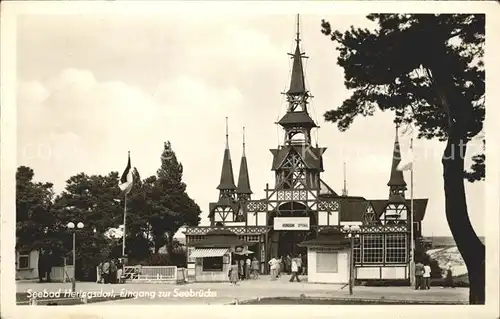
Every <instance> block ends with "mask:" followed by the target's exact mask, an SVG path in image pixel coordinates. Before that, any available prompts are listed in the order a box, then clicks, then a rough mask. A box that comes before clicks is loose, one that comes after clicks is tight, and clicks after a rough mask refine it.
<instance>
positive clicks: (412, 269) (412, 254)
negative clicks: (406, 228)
mask: <svg viewBox="0 0 500 319" xmlns="http://www.w3.org/2000/svg"><path fill="white" fill-rule="evenodd" d="M410 152H412V154H413V137H411V139H410ZM414 165H415V158H412V163H411V169H410V225H411V226H410V238H411V239H410V245H411V246H410V273H411V282H412V285H413V284H414V283H415V234H414V232H415V229H414V228H415V227H414V224H413V219H414V210H413V169H414Z"/></svg>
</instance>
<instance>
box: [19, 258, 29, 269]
mask: <svg viewBox="0 0 500 319" xmlns="http://www.w3.org/2000/svg"><path fill="white" fill-rule="evenodd" d="M29 268H30V255H29V254H19V255H18V256H17V269H29Z"/></svg>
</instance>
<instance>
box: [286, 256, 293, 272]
mask: <svg viewBox="0 0 500 319" xmlns="http://www.w3.org/2000/svg"><path fill="white" fill-rule="evenodd" d="M285 271H286V273H287V274H289V275H291V274H292V258H291V257H290V255H286V259H285Z"/></svg>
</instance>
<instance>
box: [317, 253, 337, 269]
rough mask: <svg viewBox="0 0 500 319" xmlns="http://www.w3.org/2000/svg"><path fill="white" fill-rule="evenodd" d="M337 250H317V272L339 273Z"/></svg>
mask: <svg viewBox="0 0 500 319" xmlns="http://www.w3.org/2000/svg"><path fill="white" fill-rule="evenodd" d="M338 268H339V267H338V253H337V252H322V251H317V252H316V272H317V273H337V272H339V269H338Z"/></svg>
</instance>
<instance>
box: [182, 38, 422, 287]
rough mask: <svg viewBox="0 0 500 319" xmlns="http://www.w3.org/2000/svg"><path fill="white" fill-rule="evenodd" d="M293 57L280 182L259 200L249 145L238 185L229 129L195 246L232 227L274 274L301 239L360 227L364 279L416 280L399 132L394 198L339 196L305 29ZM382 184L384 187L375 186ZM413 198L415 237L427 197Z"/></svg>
mask: <svg viewBox="0 0 500 319" xmlns="http://www.w3.org/2000/svg"><path fill="white" fill-rule="evenodd" d="M290 55H291V56H292V59H293V66H292V75H291V81H290V86H289V89H288V91H287V92H285V95H286V98H287V103H288V108H287V112H286V113H285V115H284V116H283V117H282V118H281V120H280V121H279V122H278V124H279V125H280V126H281V127H282V128H283V131H284V142H283V144H282V145H279V146H278V147H277V148H275V149H271V150H270V151H271V153H272V154H273V162H272V170H273V171H274V173H275V180H274V183H273V186H270V185H269V184H267V185H266V187H265V197H264V198H262V199H252V198H251V195H252V191H251V188H250V182H249V181H250V179H249V176H250V175H249V172H248V167H247V161H246V156H245V151H244V147H245V146H244V143H243V156H242V159H241V165H240V172H239V177H238V185H237V186H236V185H235V183H234V178H233V171H232V163H231V156H230V151H229V146H228V143H227V138H228V137H227V134H226V149H225V151H224V158H223V165H222V173H221V180H220V184H219V186H218V189H219V191H220V195H219V199H218V201H217V202H214V203H211V204H210V207H209V219H210V223H211V225H210V226H208V227H190V228H187V229H186V232H185V235H186V242H187V245H188V246H190V245H191V246H192V245H194V243H195V242H196V241H198V240H202V239H204V238H205V237H204V236H205V235H206V233H207V232H209V231H210V230H212V229H213V228H215V227H224V228H226V229H228V230H231V231H232V232H234V233H236V234H237V235H238V236H239V238H240V239H241V240H244V241H246V242H249V243H251V246H249V249H250V250H251V251H253V252H254V253H255V256H256V257H257V258H258V259H259V260H260V261H261V264H262V267H261V268H262V270H263V272H267V271H268V267H266V266H265V265H267V262H268V260H270V259H271V258H272V257H278V256H282V255H285V254H289V253H299V252H301V251H300V247H299V246H298V244H299V243H300V242H302V241H304V240H310V239H313V238H315V237H316V236H317V234H318V232H319V231H321V230H323V229H326V230H328V229H338V230H340V229H342V227H343V226H344V225H359V226H360V227H361V233H360V237H359V239H357V240H356V242H355V245H354V259H355V265H356V272H355V274H356V277H357V278H358V279H375V278H377V279H385V278H387V279H389V278H408V274H409V248H410V240H411V238H410V226H409V220H410V214H409V212H410V211H411V210H410V201H409V200H408V199H407V198H406V197H405V191H406V188H407V187H406V183H405V181H404V178H403V173H402V172H400V171H398V170H397V169H396V168H397V165H398V164H399V161H400V149H399V141H398V139H397V131H396V141H395V143H394V156H393V161H392V167H391V170H390V179H389V182H388V184H387V186H388V187H389V196H388V198H387V199H378V200H369V199H366V198H364V197H354V196H347V194H346V193H344V194H343V196H339V195H338V194H337V193H336V192H335V191H334V190H332V188H331V187H330V186H328V184H327V183H326V182H325V181H324V180H323V179H322V177H321V174H322V172H323V171H324V167H323V164H324V163H323V154H324V152H325V151H326V148H325V147H319V146H318V145H317V144H316V145H312V143H311V130H313V129H317V128H318V127H317V125H316V123H315V122H314V121H313V120H312V119H311V117H310V115H309V111H308V103H309V99H310V98H311V95H310V92H309V91H308V90H307V89H306V86H305V80H304V71H303V66H302V60H303V59H304V58H305V56H304V53H303V52H302V51H301V50H300V38H299V34H298V33H297V39H296V48H295V52H294V53H293V54H290ZM388 164H389V163H388ZM388 167H389V165H388ZM379 186H380V187H384V186H383V185H374V187H379ZM413 202H414V227H415V238H419V237H420V236H421V222H422V220H423V217H424V214H425V209H426V206H427V199H415V200H414V201H413Z"/></svg>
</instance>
